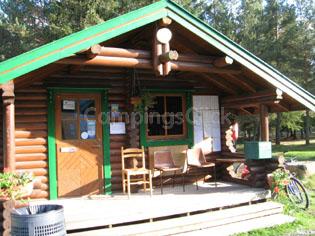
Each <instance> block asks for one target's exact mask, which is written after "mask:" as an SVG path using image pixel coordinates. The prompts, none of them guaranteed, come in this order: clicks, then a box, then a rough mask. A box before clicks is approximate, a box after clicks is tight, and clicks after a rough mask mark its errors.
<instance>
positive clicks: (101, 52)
mask: <svg viewBox="0 0 315 236" xmlns="http://www.w3.org/2000/svg"><path fill="white" fill-rule="evenodd" d="M156 33H157V30H156V31H154V37H153V50H152V53H151V52H150V51H147V50H138V49H125V48H115V47H103V46H101V45H99V44H96V45H93V46H92V47H90V48H89V49H87V50H85V51H81V52H79V53H78V55H83V54H85V55H86V56H87V58H88V59H93V58H94V57H95V56H109V57H124V58H138V59H151V58H152V59H153V64H154V63H155V59H154V57H152V55H154V54H159V55H158V57H157V58H156V61H157V62H156V63H166V62H168V61H169V60H167V59H166V58H165V55H162V51H165V52H168V51H167V47H169V45H168V46H167V45H166V48H164V46H165V45H164V44H162V43H160V42H159V41H158V40H157V39H156ZM162 48H163V49H162ZM165 52H164V54H165ZM170 52H171V54H172V56H175V53H177V52H176V51H170ZM156 56H157V55H156ZM171 60H178V61H179V62H181V63H183V64H189V63H193V64H197V65H198V64H199V65H203V66H204V65H206V66H212V67H217V68H222V67H225V66H229V65H231V64H232V63H233V59H231V58H230V57H227V56H225V57H218V56H204V55H194V54H182V53H181V54H179V53H177V55H176V59H171Z"/></svg>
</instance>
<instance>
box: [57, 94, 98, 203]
mask: <svg viewBox="0 0 315 236" xmlns="http://www.w3.org/2000/svg"><path fill="white" fill-rule="evenodd" d="M56 96H57V97H56V148H57V150H56V152H57V186H58V196H59V197H72V196H83V195H88V194H97V193H103V158H102V156H103V155H102V154H103V148H102V143H103V141H102V123H101V122H102V120H101V104H100V103H101V98H100V95H99V94H60V95H56Z"/></svg>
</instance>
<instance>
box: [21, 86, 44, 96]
mask: <svg viewBox="0 0 315 236" xmlns="http://www.w3.org/2000/svg"><path fill="white" fill-rule="evenodd" d="M46 92H47V89H46V88H43V87H38V88H34V87H31V88H28V89H25V88H21V89H16V90H15V94H17V95H18V94H20V93H24V94H29V93H31V94H34V93H46Z"/></svg>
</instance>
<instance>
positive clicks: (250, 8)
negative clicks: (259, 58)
mask: <svg viewBox="0 0 315 236" xmlns="http://www.w3.org/2000/svg"><path fill="white" fill-rule="evenodd" d="M262 18H263V1H262V0H242V1H241V4H240V6H239V8H238V16H237V35H236V40H237V41H238V42H239V43H240V44H241V45H242V46H243V47H245V48H246V49H247V50H249V51H251V52H252V53H254V54H256V55H260V54H261V44H262V30H263V27H262Z"/></svg>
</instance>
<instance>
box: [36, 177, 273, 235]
mask: <svg viewBox="0 0 315 236" xmlns="http://www.w3.org/2000/svg"><path fill="white" fill-rule="evenodd" d="M269 195H270V193H269V191H268V190H265V189H260V188H250V187H248V186H244V185H239V184H236V183H230V182H219V183H218V186H217V187H215V184H214V183H213V182H205V183H201V182H200V183H199V190H198V191H197V190H196V186H195V185H193V184H191V185H187V186H186V191H185V192H183V189H182V187H181V186H180V185H177V186H175V188H172V186H167V187H165V189H164V194H163V195H161V193H160V189H159V188H155V189H154V194H153V196H152V197H150V194H149V192H147V193H144V192H141V191H140V192H138V193H133V194H132V195H131V198H130V199H128V196H127V195H123V194H114V195H112V196H108V195H98V196H89V197H82V198H72V199H59V200H54V201H49V204H62V205H64V207H65V219H66V227H67V231H68V233H70V234H72V233H73V234H74V235H87V234H88V233H89V234H90V235H94V233H95V232H96V231H94V230H100V229H110V228H112V229H118V228H117V227H121V226H124V227H125V226H128V225H135V224H140V223H148V222H151V223H152V222H159V221H161V220H164V219H176V218H177V217H183V216H189V215H196V214H200V213H205V212H208V211H216V210H222V209H227V208H233V207H239V206H242V205H251V204H254V203H257V202H264V201H266V199H268V198H269ZM38 203H39V202H38V201H33V202H32V203H31V204H38ZM43 203H45V204H47V203H48V202H47V201H45V202H43ZM93 232H94V233H93ZM104 233H105V232H104ZM116 233H117V231H116Z"/></svg>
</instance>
